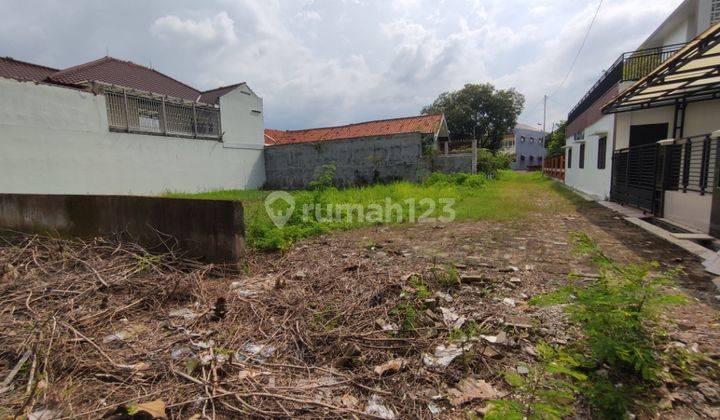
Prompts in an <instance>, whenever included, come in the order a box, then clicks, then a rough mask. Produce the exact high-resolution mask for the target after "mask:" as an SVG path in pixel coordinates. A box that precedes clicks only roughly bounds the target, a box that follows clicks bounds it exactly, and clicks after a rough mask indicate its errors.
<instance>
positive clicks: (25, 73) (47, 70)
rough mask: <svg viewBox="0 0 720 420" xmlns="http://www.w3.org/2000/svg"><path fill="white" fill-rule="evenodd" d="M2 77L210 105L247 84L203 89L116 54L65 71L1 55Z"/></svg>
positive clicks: (0, 69) (0, 73)
mask: <svg viewBox="0 0 720 420" xmlns="http://www.w3.org/2000/svg"><path fill="white" fill-rule="evenodd" d="M0 77H10V78H13V79H18V80H33V81H36V82H47V83H55V84H60V85H64V86H72V87H77V88H82V86H80V85H81V84H83V83H85V82H102V83H108V84H113V85H118V86H123V87H126V88H130V89H137V90H143V91H146V92H153V93H157V94H160V95H168V96H173V97H176V98H182V99H185V100H188V101H193V102H194V101H200V102H203V103H208V104H218V103H219V102H220V97H221V96H223V95H225V94H226V93H229V92H230V91H232V90H233V89H235V88H236V87H238V86H240V85H243V84H244V83H236V84H234V85H230V86H223V87H219V88H215V89H211V90H207V91H205V92H201V91H199V90H197V89H195V88H194V87H192V86H188V85H186V84H185V83H182V82H179V81H177V80H175V79H173V78H172V77H170V76H166V75H164V74H162V73H160V72H159V71H157V70H153V69H151V68H148V67H145V66H141V65H139V64H135V63H133V62H131V61H123V60H118V59H117V58H113V57H103V58H100V59H98V60H95V61H90V62H88V63H85V64H80V65H77V66H73V67H70V68H67V69H65V70H58V69H54V68H51V67H45V66H40V65H37V64H32V63H26V62H24V61H19V60H15V59H12V58H10V57H5V58H3V57H0Z"/></svg>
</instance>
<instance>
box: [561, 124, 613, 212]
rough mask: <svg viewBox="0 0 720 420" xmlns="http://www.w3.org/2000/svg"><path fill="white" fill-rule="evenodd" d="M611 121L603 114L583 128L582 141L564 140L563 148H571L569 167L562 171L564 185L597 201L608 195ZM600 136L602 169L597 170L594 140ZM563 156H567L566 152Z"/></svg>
mask: <svg viewBox="0 0 720 420" xmlns="http://www.w3.org/2000/svg"><path fill="white" fill-rule="evenodd" d="M614 119H615V117H614V116H613V115H604V116H603V117H602V118H600V119H599V120H598V121H596V122H595V123H594V124H592V125H590V126H588V127H587V128H585V138H584V140H581V141H575V140H574V139H573V138H572V137H570V138H568V139H566V140H565V145H566V147H568V148H572V165H571V167H569V168H566V169H565V184H566V185H568V186H570V187H572V188H574V189H576V190H578V191H581V192H583V193H585V194H587V195H589V196H591V197H592V198H594V199H597V200H605V199H607V197H609V196H610V176H611V172H612V144H613V124H614ZM603 136H607V143H606V147H605V169H598V167H597V162H598V153H599V150H598V140H599V139H600V137H603ZM582 141H584V142H585V165H584V166H585V167H584V168H583V169H580V167H579V163H580V144H581V142H582ZM565 156H566V157H567V150H566V151H565ZM566 167H567V163H566Z"/></svg>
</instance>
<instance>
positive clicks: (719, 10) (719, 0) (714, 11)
mask: <svg viewBox="0 0 720 420" xmlns="http://www.w3.org/2000/svg"><path fill="white" fill-rule="evenodd" d="M718 22H720V0H713V1H712V8H711V9H710V24H711V25H714V24H716V23H718Z"/></svg>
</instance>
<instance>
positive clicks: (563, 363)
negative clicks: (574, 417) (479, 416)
mask: <svg viewBox="0 0 720 420" xmlns="http://www.w3.org/2000/svg"><path fill="white" fill-rule="evenodd" d="M537 353H538V357H539V359H540V360H539V361H538V363H536V364H535V365H533V366H528V365H521V366H522V367H523V368H526V369H527V371H528V373H527V375H526V376H522V375H520V374H518V373H516V372H513V371H509V372H505V375H504V376H505V381H506V382H507V383H508V384H509V385H510V386H511V387H513V389H514V391H515V395H516V398H515V399H504V400H496V401H493V402H492V403H491V404H490V410H489V411H488V412H487V413H486V414H485V418H486V419H490V420H500V419H503V420H504V419H524V418H528V419H561V418H563V417H565V416H569V415H571V414H572V413H573V412H574V409H573V404H574V402H575V394H576V393H577V391H578V386H577V385H576V384H577V383H582V382H584V381H585V380H587V377H586V376H585V375H584V374H583V373H581V372H580V370H579V368H580V366H581V363H580V362H579V361H578V360H577V359H576V358H575V357H573V356H571V355H570V354H568V353H566V352H565V351H563V350H562V349H556V348H553V347H551V346H549V345H547V344H545V343H540V344H538V346H537Z"/></svg>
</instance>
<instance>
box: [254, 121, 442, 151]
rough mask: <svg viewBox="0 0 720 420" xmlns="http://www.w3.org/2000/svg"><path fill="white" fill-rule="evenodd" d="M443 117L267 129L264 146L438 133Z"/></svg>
mask: <svg viewBox="0 0 720 420" xmlns="http://www.w3.org/2000/svg"><path fill="white" fill-rule="evenodd" d="M442 120H443V116H442V114H433V115H419V116H416V117H405V118H395V119H390V120H378V121H368V122H362V123H357V124H349V125H343V126H339V127H325V128H311V129H308V130H288V131H285V130H273V129H266V130H265V144H267V145H278V144H290V143H310V142H319V141H328V140H340V139H351V138H357V137H368V136H387V135H392V134H402V133H425V134H435V133H436V132H437V131H438V130H439V129H440V124H441V123H442Z"/></svg>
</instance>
